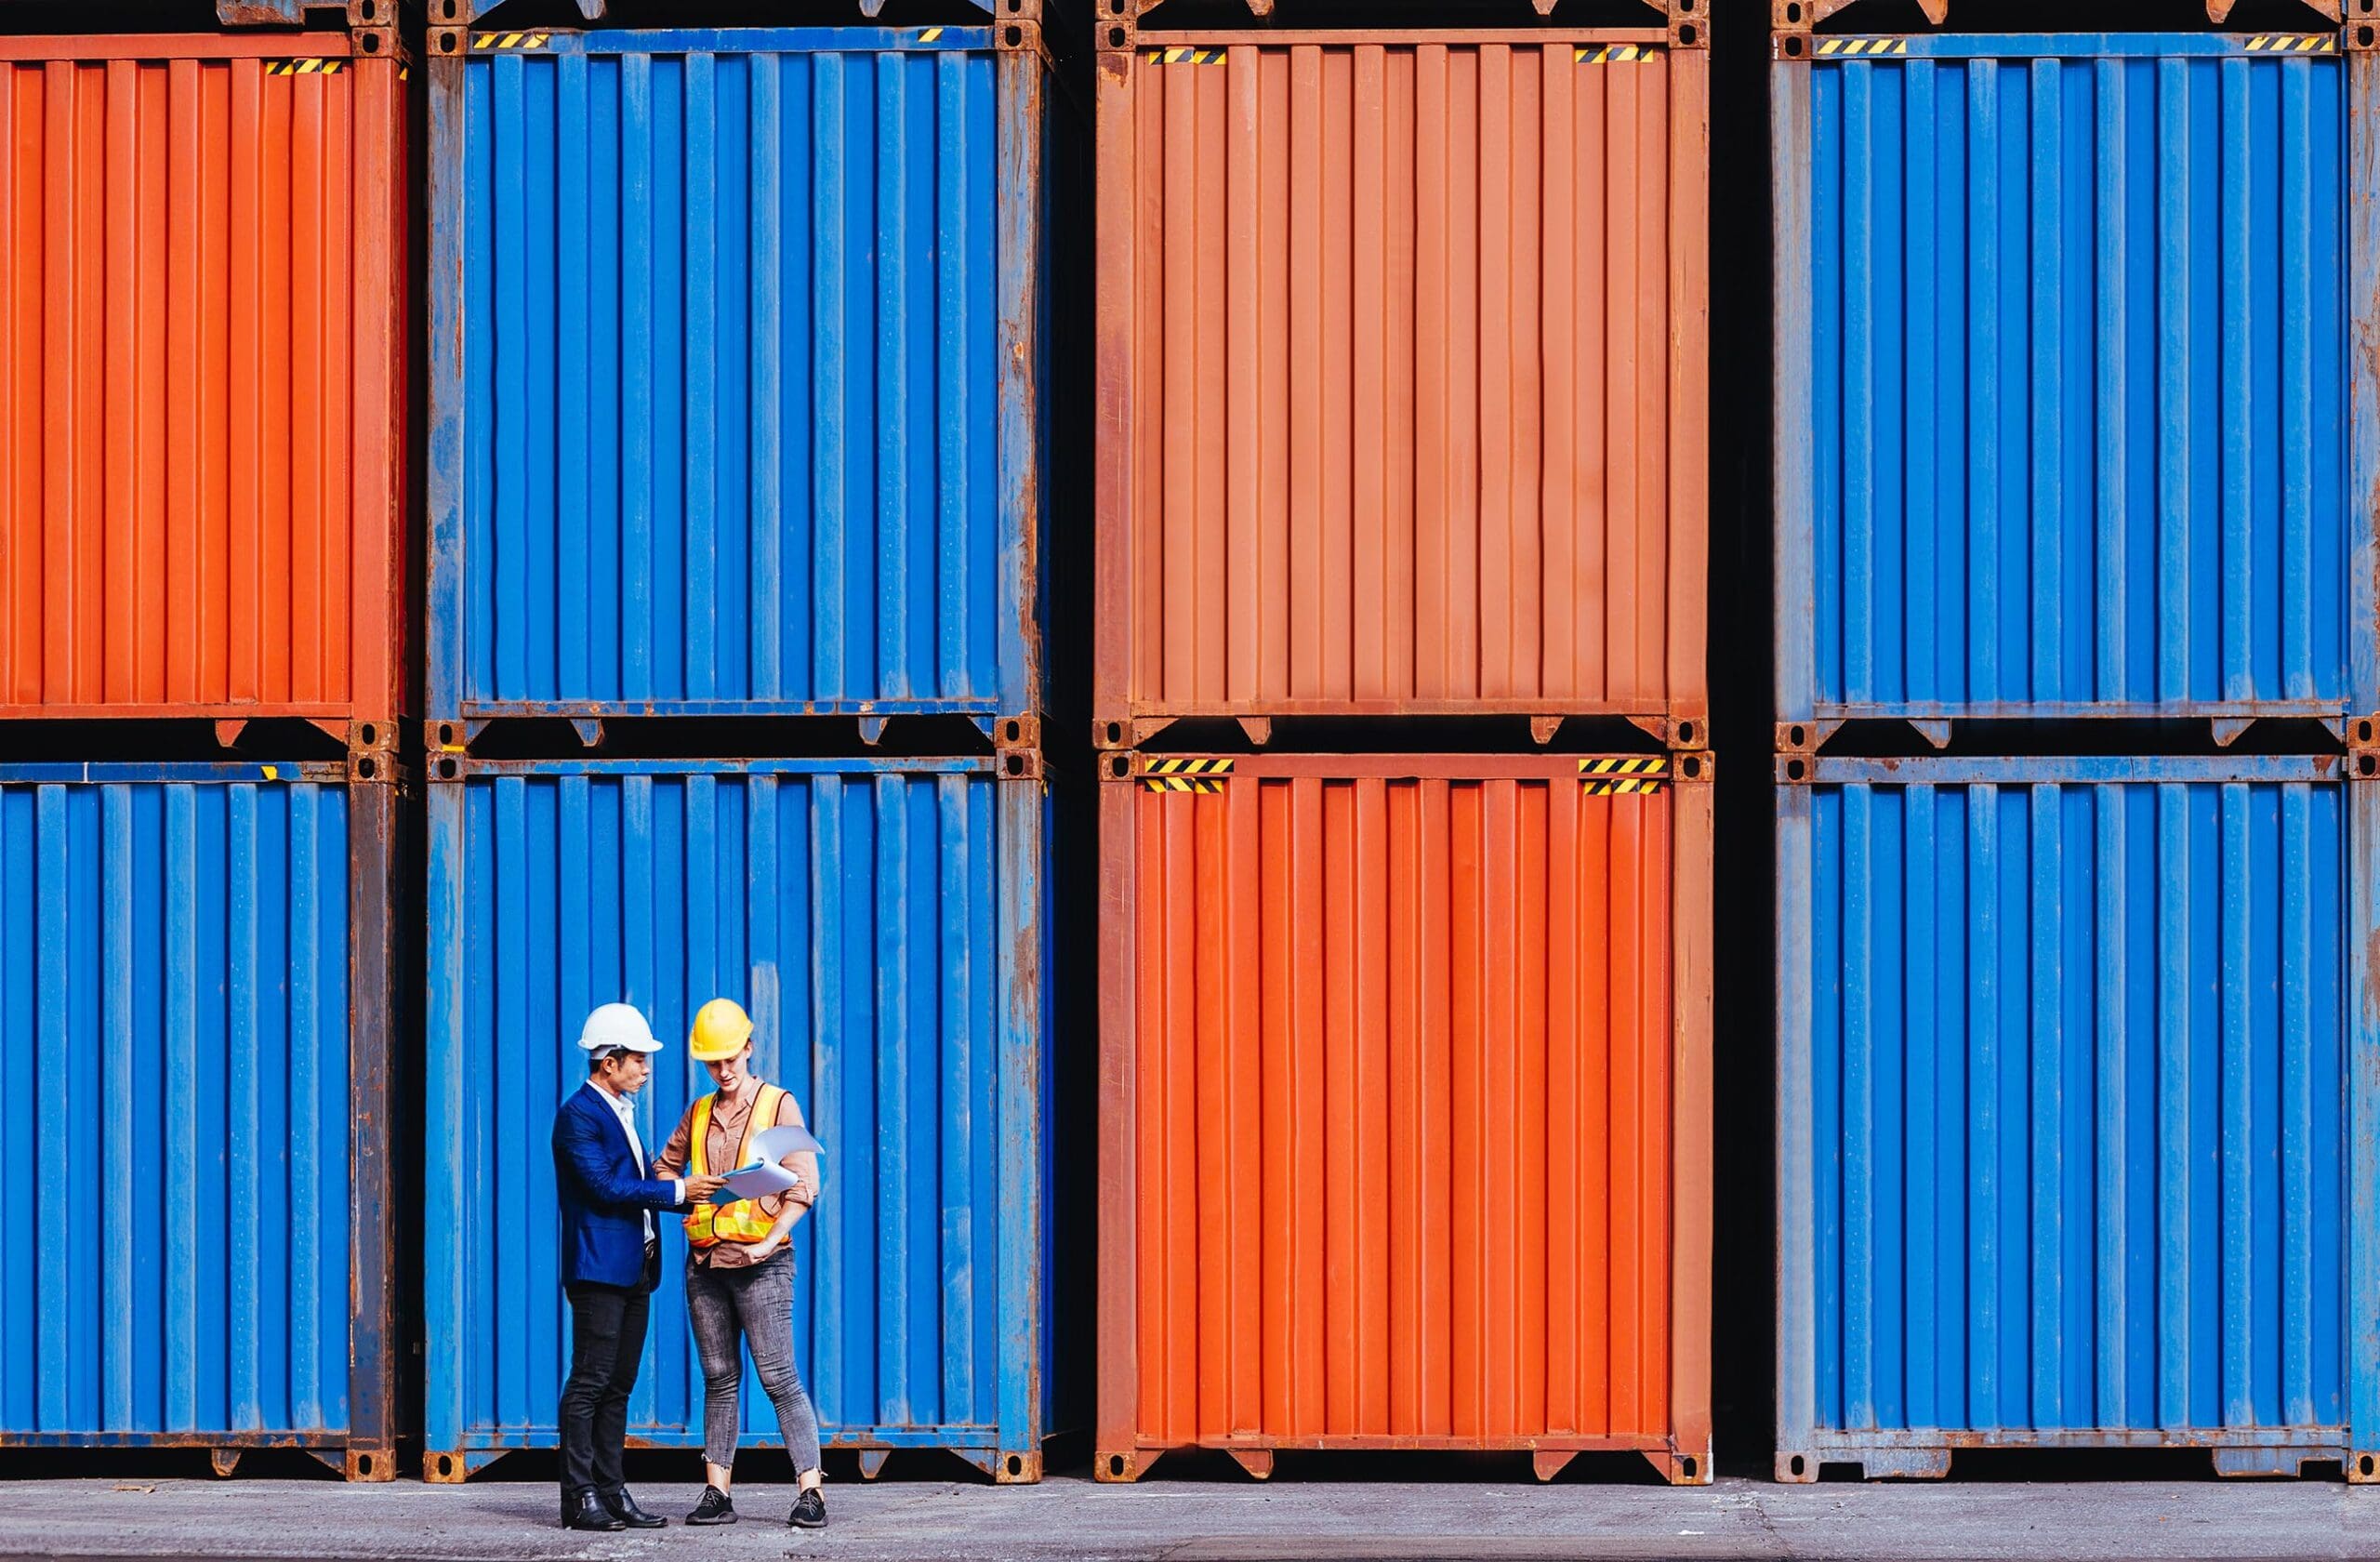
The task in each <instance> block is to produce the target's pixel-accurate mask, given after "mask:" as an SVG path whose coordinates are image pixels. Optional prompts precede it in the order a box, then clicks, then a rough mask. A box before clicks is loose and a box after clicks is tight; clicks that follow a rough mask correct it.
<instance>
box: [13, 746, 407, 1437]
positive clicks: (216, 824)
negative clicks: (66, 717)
mask: <svg viewBox="0 0 2380 1562" xmlns="http://www.w3.org/2000/svg"><path fill="white" fill-rule="evenodd" d="M395 791H396V788H394V787H393V786H391V785H389V784H387V783H386V781H385V779H384V780H382V781H380V782H377V783H368V784H367V783H364V782H361V781H358V782H354V783H352V784H351V783H350V773H349V768H348V766H347V765H346V764H345V763H343V762H332V763H327V764H325V763H304V764H220V765H215V764H118V765H75V764H12V765H0V1033H5V1034H6V1035H7V1038H8V1039H9V1046H8V1048H7V1052H6V1053H5V1054H0V1224H5V1225H6V1227H7V1231H8V1232H9V1234H10V1237H11V1240H10V1241H9V1242H8V1243H7V1246H6V1247H5V1249H0V1447H78V1448H123V1447H135V1446H159V1447H204V1448H208V1449H212V1450H214V1455H215V1463H216V1467H217V1469H218V1471H224V1472H227V1473H228V1471H229V1470H230V1469H231V1466H232V1465H233V1464H235V1463H237V1462H238V1459H239V1456H240V1453H241V1451H242V1450H244V1449H251V1448H260V1447H271V1448H299V1449H305V1450H307V1451H308V1452H310V1453H312V1454H314V1455H315V1456H317V1457H318V1458H320V1459H322V1460H323V1461H324V1463H329V1464H331V1465H332V1466H333V1467H334V1468H343V1469H344V1470H345V1472H346V1473H347V1475H348V1476H350V1478H351V1479H364V1480H388V1479H391V1478H393V1477H394V1476H395V1474H396V1463H395V1445H396V1436H397V1432H398V1428H397V1426H396V1424H395V1416H396V1406H395V1403H394V1400H395V1389H394V1386H393V1385H394V1383H395V1379H396V1361H395V1352H396V1350H397V1349H398V1341H397V1335H396V1330H395V1328H394V1326H393V1322H392V1311H391V1309H392V1306H393V1303H394V1294H395V1287H394V1284H393V1283H392V1280H391V1277H390V1262H391V1252H390V1248H391V1238H390V1218H391V1198H390V1177H389V1172H388V1164H387V1156H388V1154H389V1150H390V1145H389V1141H388V1109H389V1092H390V1077H389V1076H390V1070H389V1066H388V1057H387V1047H388V1044H389V1040H390V1029H391V1027H390V1023H389V1019H388V1010H387V1004H388V999H389V997H390V992H389V987H388V981H389V976H390V960H389V958H388V953H387V950H388V945H387V943H386V941H385V940H386V936H387V934H388V933H389V931H390V922H389V911H388V907H389V896H390V882H391V874H392V871H393V865H394V861H395V857H394V848H393V846H392V844H391V842H392V841H393V839H394V837H393V833H392V829H391V826H390V810H391V808H392V806H393V800H394V794H395ZM125 1200H130V1201H131V1202H132V1204H133V1205H134V1206H135V1207H137V1213H136V1212H135V1210H133V1209H126V1210H124V1211H119V1212H117V1213H116V1214H115V1215H113V1216H111V1215H109V1214H108V1213H107V1206H108V1204H109V1203H110V1202H111V1201H118V1202H120V1201H125Z"/></svg>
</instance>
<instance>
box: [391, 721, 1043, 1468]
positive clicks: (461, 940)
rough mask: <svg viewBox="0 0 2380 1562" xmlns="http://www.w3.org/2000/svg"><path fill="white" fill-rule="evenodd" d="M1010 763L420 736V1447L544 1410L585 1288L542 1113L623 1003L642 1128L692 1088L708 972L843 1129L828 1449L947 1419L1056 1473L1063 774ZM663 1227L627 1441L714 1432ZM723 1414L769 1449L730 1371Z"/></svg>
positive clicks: (824, 1403)
mask: <svg viewBox="0 0 2380 1562" xmlns="http://www.w3.org/2000/svg"><path fill="white" fill-rule="evenodd" d="M1024 758H1025V757H1024V756H1001V757H1000V759H999V760H998V761H997V762H998V764H999V765H1000V766H1002V767H1003V768H1004V767H1005V766H1006V765H1007V764H1008V763H1009V762H1010V761H1012V760H1013V761H1017V762H1020V763H1022V762H1023V761H1024ZM995 764H996V761H995V760H994V759H992V758H982V759H959V760H895V759H881V760H874V761H856V760H826V761H819V760H770V761H762V760H738V761H560V762H557V761H536V762H496V761H473V760H468V759H458V758H451V757H450V758H441V759H437V760H435V761H433V766H434V768H433V771H432V779H431V781H430V819H429V830H430V878H429V899H430V906H429V922H430V946H429V959H428V992H429V1022H428V1023H429V1060H430V1063H429V1075H428V1090H429V1103H428V1106H427V1109H426V1113H427V1121H426V1123H425V1125H424V1131H425V1133H426V1136H427V1142H428V1145H429V1156H428V1164H429V1169H430V1171H429V1178H428V1187H427V1195H426V1198H427V1217H428V1218H427V1221H426V1223H425V1224H426V1230H427V1251H426V1265H427V1267H426V1275H427V1286H428V1297H427V1303H426V1332H427V1340H428V1366H427V1378H428V1410H427V1436H426V1439H425V1447H426V1449H428V1452H427V1454H426V1456H425V1460H426V1467H427V1473H428V1475H429V1476H430V1479H432V1480H460V1479H462V1478H464V1477H465V1476H467V1475H468V1474H469V1472H471V1471H473V1470H476V1469H479V1468H480V1467H482V1466H483V1465H484V1464H486V1463H489V1462H490V1461H492V1460H494V1459H495V1458H496V1457H497V1456H498V1455H500V1454H501V1453H503V1452H504V1451H505V1450H508V1449H522V1448H553V1447H555V1446H556V1445H557V1442H558V1436H557V1431H556V1420H557V1409H558V1403H559V1399H560V1397H561V1393H562V1380H563V1378H564V1376H565V1374H566V1371H567V1367H568V1344H569V1325H568V1317H569V1309H568V1305H567V1304H566V1302H565V1300H564V1298H563V1295H562V1278H561V1273H560V1264H561V1255H560V1251H559V1249H558V1247H557V1245H556V1242H555V1240H554V1237H553V1234H554V1232H555V1230H556V1229H557V1228H556V1226H555V1224H554V1221H555V1220H556V1219H557V1218H558V1217H557V1216H555V1215H554V1214H553V1213H552V1211H554V1210H555V1209H556V1204H555V1190H554V1168H553V1159H552V1154H551V1150H550V1148H549V1145H550V1137H549V1136H550V1132H551V1127H552V1122H553V1117H554V1113H555V1111H556V1109H557V1108H558V1107H559V1106H560V1105H561V1104H562V1100H563V1098H564V1097H565V1096H567V1095H568V1094H569V1093H570V1092H573V1091H574V1090H575V1089H576V1088H578V1086H579V1084H580V1083H581V1082H582V1081H583V1079H585V1074H586V1070H585V1066H584V1063H583V1061H582V1059H583V1054H581V1053H580V1052H578V1050H577V1048H576V1046H575V1039H576V1037H577V1034H578V1026H579V1024H580V1022H581V1021H582V1020H583V1019H584V1017H585V1016H586V1014H587V1013H588V1011H590V1010H591V1009H593V1008H594V1007H595V1006H596V1005H597V1004H599V1003H606V1002H612V1001H618V1000H625V1001H627V1002H629V1003H633V1004H635V1005H636V1006H637V1007H638V1008H639V1009H641V1010H642V1011H643V1012H644V1013H645V1016H646V1017H647V1019H648V1020H650V1021H651V1023H652V1025H653V1027H654V1030H655V1034H656V1035H658V1036H659V1037H661V1038H662V1039H663V1040H664V1041H665V1043H666V1044H667V1050H666V1051H664V1052H662V1053H661V1054H660V1055H659V1056H658V1057H657V1058H656V1059H655V1063H656V1068H655V1077H654V1083H653V1085H652V1086H651V1087H650V1088H649V1089H647V1090H646V1091H645V1092H643V1093H642V1094H641V1095H640V1096H639V1097H638V1098H637V1100H638V1110H639V1114H640V1116H639V1128H638V1132H639V1135H640V1136H641V1138H642V1139H643V1142H644V1143H645V1144H646V1145H649V1146H653V1147H654V1148H655V1153H657V1152H658V1147H659V1146H660V1145H662V1144H663V1143H664V1142H666V1140H667V1139H668V1135H669V1132H670V1131H671V1129H672V1128H673V1127H674V1126H675V1124H676V1123H677V1121H678V1119H679V1117H680V1115H681V1113H682V1112H683V1110H684V1109H685V1107H686V1105H687V1104H688V1103H689V1102H690V1101H691V1100H692V1099H693V1098H694V1095H695V1094H698V1093H700V1092H706V1091H708V1090H709V1089H710V1088H711V1087H710V1081H709V1078H708V1076H707V1074H706V1073H705V1072H704V1071H703V1069H702V1067H701V1066H699V1065H698V1064H696V1063H694V1061H693V1059H692V1057H691V1056H690V1055H689V1053H688V1052H687V1051H686V1047H685V1044H684V1039H685V1035H686V1030H687V1027H688V1026H689V1025H690V1024H691V1023H692V1021H693V1018H694V1011H695V1010H696V1009H697V1008H698V1007H699V1006H700V1005H701V1004H702V1003H704V1002H705V1001H706V1000H707V999H711V998H713V997H720V996H724V997H728V998H733V999H736V1000H737V1001H738V1002H740V1003H742V1004H744V1005H745V1006H746V1008H747V1009H748V1010H749V1011H750V1012H751V1014H752V1017H753V1020H754V1021H755V1023H756V1025H757V1026H758V1028H757V1030H756V1032H755V1034H754V1046H755V1049H756V1054H755V1055H756V1067H757V1070H758V1072H759V1073H760V1075H761V1077H762V1078H764V1079H770V1080H773V1081H774V1082H775V1083H778V1084H782V1085H784V1086H785V1087H786V1088H787V1089H788V1090H789V1091H791V1092H793V1096H794V1099H795V1101H796V1102H797V1103H798V1104H799V1105H800V1107H801V1109H802V1112H803V1114H804V1116H805V1118H806V1119H807V1120H808V1122H809V1123H810V1125H811V1128H812V1130H813V1132H815V1133H816V1134H817V1135H818V1137H819V1139H820V1140H821V1141H823V1142H824V1144H825V1145H826V1155H825V1157H824V1159H823V1163H822V1164H823V1168H824V1173H825V1183H826V1187H825V1192H824V1195H823V1197H822V1198H820V1200H819V1202H818V1205H817V1208H816V1210H815V1211H813V1213H812V1214H811V1215H810V1216H809V1217H808V1218H807V1219H805V1220H804V1221H803V1222H802V1223H801V1224H800V1225H799V1226H797V1227H796V1228H795V1231H794V1236H793V1251H794V1253H795V1255H796V1259H795V1262H796V1264H797V1265H798V1273H799V1275H800V1281H799V1283H798V1284H797V1286H796V1288H795V1292H794V1342H795V1347H794V1354H795V1358H796V1363H797V1365H798V1367H799V1368H800V1373H801V1377H802V1381H803V1383H805V1385H806V1386H807V1387H808V1388H809V1390H810V1394H811V1397H812V1399H813V1402H814V1403H815V1404H816V1406H817V1410H818V1414H819V1418H820V1422H821V1436H822V1437H823V1438H824V1440H825V1442H826V1446H827V1447H829V1448H853V1449H859V1450H861V1462H862V1469H863V1470H864V1471H866V1473H867V1474H869V1475H874V1474H875V1473H876V1472H877V1470H878V1469H879V1467H880V1466H881V1464H882V1463H883V1461H884V1458H885V1456H886V1455H887V1454H888V1453H889V1452H890V1451H891V1450H893V1449H947V1450H949V1451H951V1452H954V1453H957V1454H959V1456H961V1457H962V1458H965V1459H967V1460H969V1461H971V1462H972V1463H975V1464H976V1465H978V1466H979V1467H981V1468H982V1469H983V1470H985V1472H986V1473H988V1474H990V1475H991V1476H994V1478H996V1479H998V1480H1003V1481H1007V1480H1027V1481H1030V1480H1038V1478H1039V1477H1040V1473H1041V1443H1042V1438H1043V1436H1044V1435H1045V1433H1047V1432H1051V1431H1055V1430H1060V1429H1062V1428H1060V1427H1058V1426H1057V1425H1055V1424H1053V1416H1054V1415H1055V1414H1056V1413H1057V1410H1058V1409H1060V1408H1061V1407H1059V1406H1058V1404H1057V1399H1058V1397H1059V1395H1060V1393H1061V1392H1062V1390H1063V1383H1062V1375H1053V1372H1052V1361H1051V1331H1050V1330H1049V1329H1048V1327H1047V1326H1046V1321H1045V1320H1046V1312H1047V1305H1048V1302H1049V1299H1050V1297H1051V1291H1052V1289H1053V1284H1054V1283H1055V1282H1053V1277H1052V1276H1051V1263H1052V1253H1053V1251H1054V1250H1053V1245H1052V1224H1053V1222H1052V1219H1051V1164H1050V1157H1051V1154H1052V1153H1053V1151H1052V1146H1053V1139H1052V1136H1051V1125H1050V1123H1049V1120H1048V1119H1049V1115H1050V1109H1051V1100H1052V1099H1053V1092H1054V1090H1055V1088H1056V1082H1055V1080H1054V1079H1053V1078H1052V1076H1053V1075H1054V1073H1055V1071H1056V1070H1055V1068H1054V1066H1051V1063H1050V1062H1049V1060H1048V1058H1047V1056H1046V1050H1047V1047H1048V1045H1049V1042H1050V1039H1051V1036H1050V1027H1049V1026H1048V1024H1047V1022H1046V1019H1045V1013H1046V1010H1045V1003H1044V992H1045V986H1046V975H1045V973H1046V971H1047V962H1048V960H1049V958H1050V952H1051V950H1050V929H1051V921H1050V917H1049V913H1048V907H1047V904H1046V899H1045V888H1044V887H1045V884H1046V882H1047V879H1046V864H1045V848H1044V841H1045V839H1046V837H1045V824H1046V811H1047V808H1048V800H1047V796H1046V794H1045V792H1044V790H1043V788H1042V785H1041V782H1040V780H1039V778H1038V774H1026V775H1024V776H1022V777H1019V778H1014V779H1011V778H1005V777H1002V776H998V775H996V774H995ZM1026 768H1027V770H1028V771H1029V770H1031V769H1032V767H1031V766H1029V765H1027V766H1026ZM497 1210H505V1211H525V1212H526V1216H525V1218H526V1219H527V1221H528V1224H527V1225H526V1227H524V1228H521V1229H518V1230H516V1229H515V1228H513V1227H512V1226H509V1225H508V1224H507V1223H506V1222H505V1221H503V1220H499V1219H497V1218H496V1215H495V1213H494V1211H497ZM675 1227H676V1223H675V1221H674V1220H672V1219H669V1218H667V1217H665V1218H664V1232H663V1241H662V1253H663V1259H662V1281H661V1287H660V1290H659V1291H657V1292H656V1293H655V1297H654V1307H653V1321H652V1325H651V1331H650V1336H649V1342H648V1344H647V1346H646V1350H645V1357H644V1368H643V1371H642V1374H641V1377H640V1378H639V1380H638V1383H637V1388H636V1393H635V1397H633V1398H632V1399H631V1400H630V1402H629V1407H628V1440H629V1443H630V1444H631V1446H635V1447H655V1448H685V1449H698V1448H700V1447H701V1446H702V1404H703V1383H702V1374H701V1370H700V1367H699V1364H698V1362H697V1361H696V1359H695V1357H694V1349H693V1346H692V1343H691V1340H690V1337H689V1334H688V1329H687V1321H686V1311H685V1299H684V1289H683V1277H682V1276H683V1260H684V1253H685V1244H684V1242H683V1241H682V1240H681V1238H680V1236H679V1234H678V1232H677V1230H676V1228H675ZM742 1410H743V1417H744V1421H743V1440H744V1443H745V1446H747V1447H758V1446H771V1447H774V1446H781V1444H780V1442H779V1438H778V1434H777V1426H776V1421H775V1417H774V1411H773V1410H771V1408H770V1406H769V1402H768V1399H767V1397H765V1396H764V1395H763V1394H761V1392H760V1387H759V1384H758V1382H757V1380H755V1379H754V1378H753V1377H752V1375H751V1372H750V1370H749V1369H748V1368H747V1372H746V1383H745V1385H744V1395H743V1404H742Z"/></svg>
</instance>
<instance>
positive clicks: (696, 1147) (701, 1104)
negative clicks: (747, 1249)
mask: <svg viewBox="0 0 2380 1562" xmlns="http://www.w3.org/2000/svg"><path fill="white" fill-rule="evenodd" d="M718 1099H719V1092H717V1091H713V1092H710V1093H709V1094H708V1095H706V1096H704V1097H703V1098H702V1099H701V1100H700V1101H697V1102H695V1103H694V1143H693V1145H691V1146H690V1150H691V1158H692V1161H693V1165H692V1167H691V1170H692V1171H693V1172H694V1175H695V1176H697V1177H707V1176H709V1175H710V1156H709V1153H708V1150H709V1145H710V1104H711V1103H712V1102H714V1101H716V1100H718ZM784 1100H785V1092H784V1090H783V1089H782V1088H780V1087H778V1086H776V1085H762V1086H761V1087H760V1099H759V1100H758V1101H755V1102H754V1103H752V1115H751V1116H750V1117H748V1118H746V1119H744V1142H743V1143H742V1144H740V1145H736V1146H735V1164H736V1166H737V1167H742V1166H743V1165H744V1164H745V1163H746V1162H747V1161H749V1160H750V1159H751V1158H752V1133H753V1131H754V1130H755V1129H756V1128H774V1127H775V1126H776V1120H777V1105H778V1104H779V1103H780V1102H782V1101H784ZM774 1224H776V1223H775V1222H774V1221H773V1220H771V1219H770V1218H769V1217H768V1216H767V1215H766V1214H764V1213H762V1212H761V1210H760V1201H759V1200H758V1199H752V1198H739V1199H737V1200H735V1202H734V1203H733V1204H719V1205H711V1204H697V1205H695V1206H694V1212H693V1213H691V1214H689V1215H688V1216H687V1217H686V1240H687V1241H689V1242H691V1243H693V1244H694V1246H695V1247H697V1248H715V1247H717V1246H719V1244H720V1243H721V1242H759V1241H763V1240H766V1239H767V1238H768V1235H769V1227H771V1226H772V1225H774Z"/></svg>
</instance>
